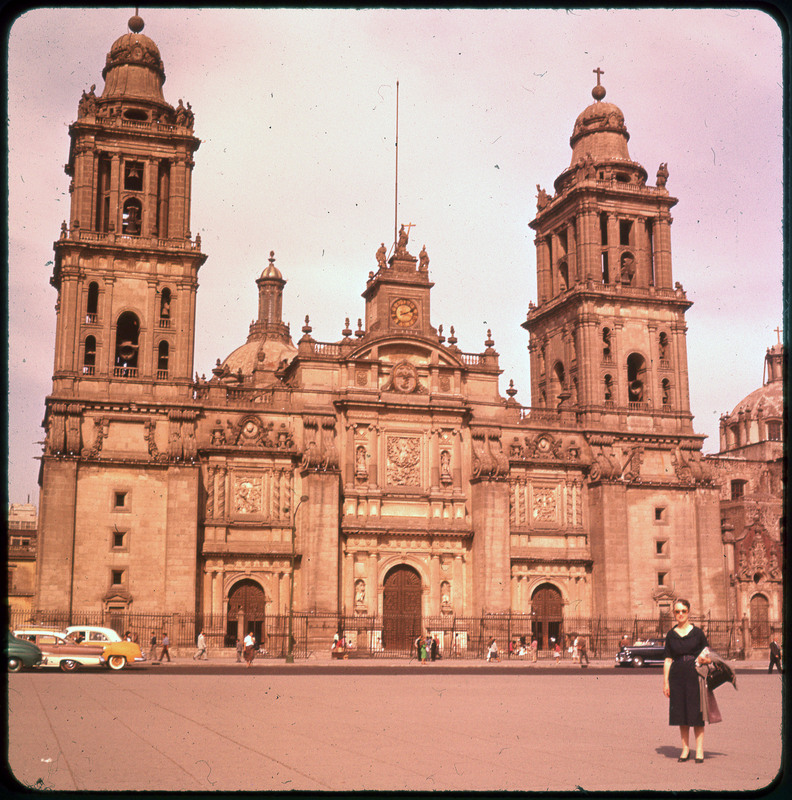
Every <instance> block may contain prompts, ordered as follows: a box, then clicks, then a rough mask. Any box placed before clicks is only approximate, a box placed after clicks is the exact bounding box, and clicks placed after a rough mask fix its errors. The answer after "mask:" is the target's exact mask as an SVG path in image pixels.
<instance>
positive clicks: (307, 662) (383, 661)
mask: <svg viewBox="0 0 792 800" xmlns="http://www.w3.org/2000/svg"><path fill="white" fill-rule="evenodd" d="M171 659H172V661H170V662H168V661H165V662H159V661H146V662H144V663H145V664H146V665H148V666H162V667H166V668H167V667H168V665H169V663H170V664H178V665H179V666H184V665H186V664H189V663H193V664H195V665H196V666H199V667H204V666H212V665H214V666H218V665H220V666H230V665H231V664H234V663H236V651H235V650H227V651H224V650H219V651H215V652H214V653H212V652H211V651H210V652H209V659H208V660H203V659H201V660H200V661H198V660H194V659H193V658H192V655H178V656H174V654H173V652H171ZM253 663H254V665H256V666H259V667H262V666H264V667H266V666H276V665H277V666H283V665H284V663H285V660H284V658H283V657H282V656H259V657H257V658H256V659H255V661H254V662H253ZM729 663H730V664H731V666H732V667H733V668H734V669H735V671H737V672H738V673H740V672H748V671H750V672H762V671H765V672H766V671H767V667H768V662H767V661H757V660H752V661H747V660H746V661H729ZM411 665H412V666H415V667H416V668H421V665H420V664H419V663H418V661H417V660H416V659H415V658H409V659H408V658H394V657H388V656H379V657H377V658H365V657H357V656H353V657H352V658H343V659H342V658H332V659H331V658H330V657H329V655H328V656H327V657H318V656H316V655H313V656H309V657H308V658H295V660H294V665H293V666H294V667H297V668H299V667H300V666H312V667H317V666H322V667H327V669H328V670H332V669H333V668H334V667H337V666H343V667H355V666H360V667H406V666H411ZM238 666H239V667H240V668H243V669H244V668H245V666H246V664H245V662H244V661H242V662H241V663H239V664H238ZM438 666H441V667H443V668H457V667H458V668H461V667H465V668H468V669H470V668H472V667H482V668H489V669H493V670H494V669H507V670H508V669H515V668H529V669H540V670H544V669H550V670H553V669H559V668H561V667H565V668H567V669H570V668H571V669H585V668H581V667H580V665H579V664H578V663H577V662H576V661H572V659H571V658H563V659H561V662H560V664H557V663H556V662H555V660H554V659H552V658H541V659H539V660H538V661H536V662H532V661H531V660H530V659H526V658H511V659H509V658H504V659H502V660H501V661H496V662H493V663H487V660H486V658H484V657H482V658H441V659H438V660H437V661H429V662H428V663H427V664H426V666H425V667H424V668H425V669H431V668H432V667H438ZM589 666H590V667H591V668H598V669H614V670H616V671H618V672H625V673H628V672H631V671H632V670H630V669H627V668H621V669H618V670H617V668H616V667H615V663H614V660H613V659H612V658H607V659H606V658H597V659H595V658H592V659H590V660H589ZM636 671H640V672H643V673H646V674H652V673H654V672H657V673H659V672H660V671H661V668H660V667H644V668H641V669H640V670H636ZM773 672H774V673H775V674H778V673H777V672H776V671H775V670H773Z"/></svg>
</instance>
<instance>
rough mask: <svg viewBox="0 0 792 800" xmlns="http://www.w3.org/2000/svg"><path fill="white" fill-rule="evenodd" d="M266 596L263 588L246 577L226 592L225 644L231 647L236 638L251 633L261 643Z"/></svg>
mask: <svg viewBox="0 0 792 800" xmlns="http://www.w3.org/2000/svg"><path fill="white" fill-rule="evenodd" d="M266 603H267V598H266V596H265V594H264V590H263V589H262V588H261V587H260V586H259V585H258V584H257V583H256V582H255V581H252V580H250V579H249V578H246V579H245V580H241V581H239V583H235V584H234V585H233V586H232V587H231V591H230V592H229V593H228V617H227V620H226V646H227V647H233V646H234V645H235V644H236V640H237V638H239V639H242V638H244V637H245V635H246V634H248V633H252V634H253V635H254V636H255V637H256V643H257V644H262V638H263V634H264V632H265V630H266V629H265V627H264V620H265V619H266Z"/></svg>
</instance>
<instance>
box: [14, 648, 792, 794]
mask: <svg viewBox="0 0 792 800" xmlns="http://www.w3.org/2000/svg"><path fill="white" fill-rule="evenodd" d="M523 667H524V665H521V667H520V668H514V667H513V665H511V664H506V663H502V664H500V665H495V666H491V667H485V666H483V665H482V664H481V662H474V663H472V664H471V663H461V664H459V665H458V666H452V665H450V664H434V665H431V664H430V665H427V666H419V665H416V664H414V663H413V664H412V665H409V664H406V663H405V662H398V663H397V664H393V665H389V664H384V663H381V662H378V663H376V664H374V663H373V662H369V663H368V664H352V663H351V662H350V663H349V664H344V665H341V664H329V663H326V664H323V665H320V666H318V667H317V666H316V665H314V667H313V668H310V669H309V668H308V667H307V665H299V664H297V665H294V666H291V667H287V666H286V665H284V664H283V663H282V662H259V663H256V664H254V666H253V667H252V668H251V669H247V668H245V667H244V666H242V665H236V664H233V663H228V662H220V661H218V662H215V663H214V664H213V663H212V662H209V663H208V664H202V665H197V664H196V665H188V664H187V663H186V660H185V661H184V662H182V663H181V664H179V663H178V662H177V663H174V664H173V665H163V666H162V667H156V666H147V667H145V668H139V669H134V670H130V671H128V672H122V673H109V672H106V671H93V672H90V671H88V670H86V671H84V672H82V673H77V674H68V675H66V674H62V673H60V672H36V673H20V674H15V675H9V687H8V692H9V698H8V699H9V703H8V708H9V715H8V720H9V764H10V767H11V770H12V771H13V773H14V775H15V776H16V777H17V779H18V780H19V781H20V782H21V783H22V784H23V785H25V786H30V787H35V788H39V789H45V790H161V791H177V790H188V791H213V790H258V791H264V790H270V791H284V790H286V791H288V790H296V789H301V790H312V791H327V790H341V791H349V790H360V789H378V790H399V789H407V790H413V791H415V790H428V791H436V790H462V791H476V790H521V791H534V792H541V791H547V790H551V791H553V790H555V791H569V790H575V789H577V788H580V789H582V790H586V791H597V790H641V789H644V790H646V789H649V790H663V791H687V790H696V789H701V790H708V791H715V792H719V791H721V792H722V791H729V790H757V789H761V788H762V787H764V786H766V785H768V784H769V783H771V781H773V779H774V777H775V776H776V774H777V772H778V770H779V768H780V765H781V746H782V739H781V716H782V704H781V688H782V680H781V677H780V676H779V675H777V674H773V675H768V674H767V673H766V672H765V671H760V670H754V671H742V670H741V671H740V674H739V675H738V686H739V690H738V691H735V690H734V689H733V688H732V687H731V686H729V685H727V686H723V687H722V688H720V689H719V690H718V693H717V697H718V701H719V704H720V708H721V711H722V713H723V722H722V723H720V724H718V725H713V726H711V727H709V726H708V728H707V733H706V739H705V749H706V759H705V761H704V763H703V764H701V765H697V764H694V763H693V762H692V761H690V762H688V763H684V764H679V763H677V760H676V759H677V756H678V754H679V741H678V730H677V729H676V728H671V727H669V726H668V724H667V716H668V705H667V703H668V701H667V700H666V699H665V697H663V695H662V691H661V684H662V675H661V672H660V670H658V669H652V670H642V671H637V670H626V671H622V670H615V669H613V668H612V667H610V668H606V667H605V666H604V665H603V667H601V668H597V667H596V666H593V668H592V669H590V670H580V669H569V668H560V669H554V668H553V667H550V666H545V667H538V668H534V669H533V670H531V669H530V668H528V669H526V668H523Z"/></svg>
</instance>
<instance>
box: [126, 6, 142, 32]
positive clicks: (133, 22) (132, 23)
mask: <svg viewBox="0 0 792 800" xmlns="http://www.w3.org/2000/svg"><path fill="white" fill-rule="evenodd" d="M127 25H129V30H131V31H132V33H140V32H141V31H142V30H143V27H144V25H145V23H144V22H143V17H141V16H140V15H139V14H138V9H137V7H136V8H135V16H134V17H130V18H129V22H128V23H127Z"/></svg>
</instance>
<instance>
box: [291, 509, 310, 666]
mask: <svg viewBox="0 0 792 800" xmlns="http://www.w3.org/2000/svg"><path fill="white" fill-rule="evenodd" d="M307 499H308V495H307V494H304V495H303V496H302V497H301V498H300V501H299V502H298V503H297V506H296V507H295V509H294V513H293V514H292V519H291V569H290V570H289V649H288V651H287V653H286V663H287V664H293V663H294V636H292V631H293V630H294V555H295V554H294V548H295V544H296V539H297V512H298V511H299V510H300V506H301V505H302V504H303V503H304V502H305V501H306V500H307Z"/></svg>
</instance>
